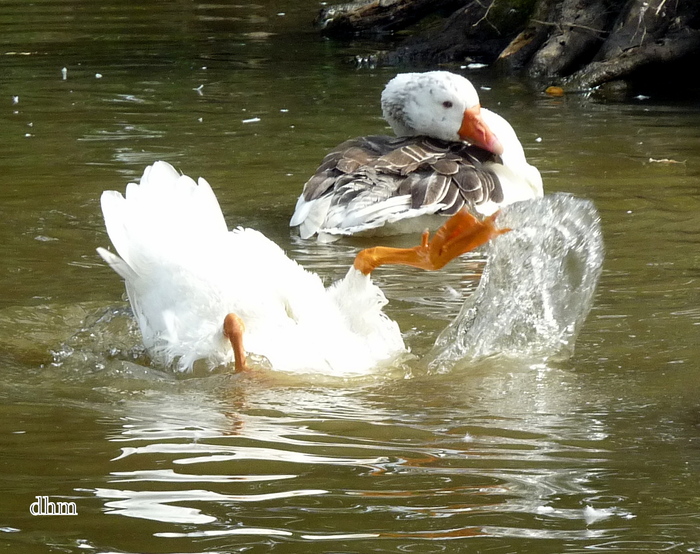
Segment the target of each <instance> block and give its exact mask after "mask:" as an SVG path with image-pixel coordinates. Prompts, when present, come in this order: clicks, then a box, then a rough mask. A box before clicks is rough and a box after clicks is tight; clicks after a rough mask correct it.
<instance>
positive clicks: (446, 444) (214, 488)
mask: <svg viewBox="0 0 700 554" xmlns="http://www.w3.org/2000/svg"><path fill="white" fill-rule="evenodd" d="M221 384H222V382H221V380H220V379H218V378H216V377H211V378H207V379H205V380H204V381H199V382H198V386H200V385H205V386H206V388H210V389H211V388H213V389H212V390H210V391H208V392H207V391H202V392H196V393H195V392H192V391H190V392H184V393H181V394H179V395H178V396H177V402H170V403H169V404H168V405H164V404H163V403H162V402H159V401H158V400H156V399H154V398H150V399H148V400H143V399H136V400H133V401H127V402H126V404H124V405H123V406H122V407H121V409H120V411H122V412H123V415H122V417H121V419H122V421H123V423H122V427H121V430H120V431H119V432H118V433H115V434H113V435H111V436H110V437H109V440H110V441H111V442H112V443H114V444H115V445H116V446H118V448H119V451H120V454H119V455H117V456H116V457H114V458H113V459H112V461H111V462H110V467H111V469H110V473H109V478H108V482H109V486H107V487H99V488H96V489H94V490H93V494H94V495H95V496H96V497H98V498H100V499H102V500H103V502H104V503H105V504H104V505H105V508H106V510H107V513H110V514H113V515H121V516H127V517H131V518H145V519H150V520H152V521H157V522H160V523H168V524H179V525H196V526H197V527H196V529H195V530H192V529H189V530H185V529H182V530H160V531H157V532H156V535H157V536H159V537H161V538H178V537H190V538H204V537H208V538H212V539H213V538H216V537H226V536H229V535H256V534H262V535H265V536H268V537H283V536H286V537H292V538H294V539H295V540H308V541H323V540H341V539H342V540H353V541H363V540H368V539H369V538H372V539H378V540H398V539H404V540H444V539H459V538H467V537H475V536H481V537H511V538H519V537H520V538H523V537H530V538H532V537H537V538H540V539H552V540H590V539H594V538H595V539H599V538H602V537H604V536H606V535H610V534H611V533H610V532H606V531H603V530H600V529H597V530H593V529H592V527H597V525H598V522H599V521H604V520H607V519H613V520H614V519H615V518H617V520H618V521H619V520H620V518H626V517H631V514H629V513H628V512H626V511H625V510H624V509H623V508H621V507H619V506H616V505H609V503H606V502H605V501H602V502H601V499H602V498H603V495H604V491H603V490H602V489H600V488H599V487H598V486H597V485H596V483H597V482H599V481H600V478H601V474H603V473H605V471H606V469H605V465H606V464H607V459H608V458H609V456H610V454H609V452H608V450H607V441H608V439H609V437H608V435H609V432H608V430H607V428H606V426H605V424H604V421H603V418H598V417H596V415H595V414H590V413H587V412H586V411H585V410H583V409H582V406H581V405H580V398H579V397H578V395H577V393H576V391H577V389H578V386H579V385H578V384H577V378H576V377H575V375H574V374H572V373H571V372H570V371H568V370H564V369H555V368H547V367H544V366H543V367H540V368H539V369H535V370H533V369H532V368H522V369H518V368H513V367H508V366H504V367H498V366H488V367H487V366H483V367H481V368H480V369H479V368H477V371H476V372H474V373H473V374H471V375H462V376H461V377H458V378H457V382H451V383H449V382H447V381H443V382H438V383H428V382H424V383H416V382H411V381H409V382H402V383H401V384H400V385H398V390H396V391H395V394H397V397H398V403H394V402H392V405H388V404H386V403H385V402H384V403H380V402H378V400H377V395H378V394H381V393H382V390H384V389H386V388H388V387H391V388H394V389H396V388H397V385H396V384H390V383H388V382H387V383H384V384H379V388H376V387H370V388H366V387H360V388H359V389H355V390H348V389H346V388H327V387H318V388H315V389H314V388H309V387H308V386H298V385H294V384H290V385H289V386H286V387H282V388H280V387H275V388H272V389H270V388H268V385H269V383H265V386H261V384H260V383H256V382H252V381H248V382H238V386H237V389H236V392H235V394H234V398H233V404H231V403H230V402H231V399H228V398H227V397H226V395H225V394H224V395H223V396H222V395H221V392H222V391H221V390H220V392H215V389H219V387H220V385H221ZM241 386H242V387H241ZM426 386H427V387H428V388H438V389H439V388H443V387H449V389H450V391H451V394H450V397H449V398H447V399H446V402H444V403H443V404H442V405H441V406H440V408H439V409H438V410H433V411H432V412H426V410H425V406H420V405H419V406H416V407H415V408H414V409H408V408H406V407H405V405H404V406H403V407H399V406H400V405H401V400H400V399H401V398H402V395H409V396H412V395H415V394H416V393H417V392H418V391H419V390H421V391H422V392H423V393H424V392H425V391H424V388H425V387H426ZM431 392H432V393H435V392H437V391H435V390H433V391H431ZM461 394H464V398H460V395H461ZM429 397H431V398H432V397H433V396H432V395H430V396H429ZM423 398H425V396H423ZM476 398H478V399H479V402H478V404H477V403H476V402H475V399H476ZM471 405H473V406H478V407H474V408H472V407H470V406H471ZM193 422H196V424H193ZM251 461H253V462H254V463H252V464H251ZM193 486H194V488H193ZM123 487H125V488H123ZM203 487H204V488H203ZM321 496H323V497H324V498H327V499H326V500H323V502H318V501H316V499H319V498H320V497H321ZM247 504H254V505H255V506H256V508H255V510H246V509H245V508H243V506H244V505H247ZM594 505H595V506H594ZM234 506H235V507H237V508H236V513H237V514H238V516H237V517H234V518H232V514H231V512H230V510H231V509H232V508H233V507H234ZM241 510H243V511H241ZM292 514H294V515H293V517H292ZM494 514H504V515H505V514H509V517H510V518H511V520H512V523H511V524H510V525H507V526H504V525H493V523H492V519H493V517H494ZM327 517H332V518H333V520H334V521H336V522H337V523H336V524H334V526H333V529H334V531H333V532H331V533H324V532H319V530H318V522H319V521H322V520H323V519H324V518H327ZM287 519H290V522H291V521H294V523H293V524H292V525H289V524H287V523H285V521H286V520H287ZM265 521H267V522H268V524H267V525H266V524H263V525H261V523H263V522H265ZM273 521H274V522H276V523H275V525H273V526H272V527H271V526H270V525H269V523H270V522H273ZM390 521H394V522H403V523H401V524H400V525H399V526H400V527H402V528H403V531H398V530H397V529H396V523H392V524H390V523H389V522H390ZM358 529H361V530H362V531H361V532H360V533H357V530H358ZM387 529H394V530H393V531H387Z"/></svg>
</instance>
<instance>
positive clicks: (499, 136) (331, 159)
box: [290, 71, 543, 240]
mask: <svg viewBox="0 0 700 554" xmlns="http://www.w3.org/2000/svg"><path fill="white" fill-rule="evenodd" d="M382 112H383V115H384V118H385V119H386V120H387V122H388V123H389V124H390V125H391V127H392V129H393V130H394V132H395V133H396V137H389V136H382V135H377V136H367V137H360V138H355V139H351V140H348V141H346V142H344V143H342V144H340V145H339V146H338V147H337V148H335V149H334V150H333V151H332V152H330V153H329V154H327V155H326V157H325V158H324V160H323V163H322V164H321V166H320V167H319V168H318V170H317V171H316V173H315V175H313V177H311V179H309V180H308V181H307V182H306V184H305V185H304V189H303V191H302V194H301V196H300V197H299V200H298V201H297V205H296V209H295V211H294V214H293V215H292V218H291V221H290V226H291V227H297V226H298V227H299V232H300V235H301V237H302V238H311V237H313V236H314V235H315V234H318V238H319V240H333V239H334V238H335V237H334V236H337V235H350V234H355V233H363V232H364V233H365V234H391V233H400V232H406V231H414V230H418V229H423V228H425V225H426V221H425V219H426V218H425V217H423V218H421V219H422V220H420V221H416V220H414V219H413V218H417V217H419V218H420V216H429V215H431V214H441V215H452V214H454V213H456V212H457V211H459V210H460V209H461V208H462V207H463V206H465V205H466V206H467V207H468V208H469V209H470V210H471V211H473V212H475V213H478V214H481V215H491V214H493V213H494V212H495V211H496V210H498V209H499V208H500V207H502V206H506V205H508V204H512V203H513V202H518V201H520V200H528V199H531V198H538V197H541V196H542V194H543V190H542V177H541V176H540V173H539V171H538V170H537V168H535V167H534V166H532V165H530V164H528V162H527V160H526V159H525V152H524V151H523V147H522V145H521V144H520V142H519V141H518V138H517V136H516V134H515V131H514V130H513V128H512V127H511V125H510V124H509V123H508V122H507V121H506V120H505V119H503V118H502V117H501V116H499V115H498V114H496V113H494V112H491V111H489V110H486V109H484V108H481V107H480V104H479V96H478V94H477V92H476V89H475V88H474V86H473V85H472V84H471V82H469V80H467V79H466V78H464V77H462V76H461V75H456V74H454V73H450V72H447V71H430V72H427V73H403V74H399V75H397V76H396V77H394V78H393V79H392V80H391V81H389V83H388V84H387V85H386V87H385V89H384V91H383V93H382ZM465 141H466V142H465ZM431 219H436V218H435V217H434V216H433V217H432V218H431ZM437 219H438V220H439V218H437ZM368 232H369V233H368Z"/></svg>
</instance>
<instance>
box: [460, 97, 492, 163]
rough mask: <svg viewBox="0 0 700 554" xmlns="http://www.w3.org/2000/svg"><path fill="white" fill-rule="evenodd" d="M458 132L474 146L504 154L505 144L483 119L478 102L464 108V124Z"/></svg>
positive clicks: (461, 137)
mask: <svg viewBox="0 0 700 554" xmlns="http://www.w3.org/2000/svg"><path fill="white" fill-rule="evenodd" d="M457 134H458V135H459V138H460V139H462V140H466V141H467V142H468V143H470V144H473V145H474V146H478V147H479V148H483V149H484V150H488V151H489V152H492V153H494V154H496V155H498V156H500V155H501V154H503V145H502V144H501V143H500V141H499V140H498V139H497V138H496V135H494V134H493V131H491V129H489V127H488V125H486V123H485V122H484V120H483V119H482V117H481V106H480V105H478V104H477V105H476V106H474V107H473V108H469V109H468V110H464V116H463V117H462V126H461V127H460V128H459V131H457Z"/></svg>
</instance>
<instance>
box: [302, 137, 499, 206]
mask: <svg viewBox="0 0 700 554" xmlns="http://www.w3.org/2000/svg"><path fill="white" fill-rule="evenodd" d="M486 162H496V163H498V162H500V158H499V157H498V156H495V155H493V154H491V153H490V152H487V151H485V150H482V149H480V148H477V147H474V146H470V145H467V144H464V143H454V142H445V141H440V140H437V139H432V138H428V137H405V138H400V137H399V138H397V137H388V136H383V135H371V136H367V137H359V138H355V139H350V140H347V141H345V142H343V143H342V144H340V145H338V146H337V147H336V148H334V149H333V151H331V152H329V153H328V154H327V155H326V156H325V158H324V159H323V162H322V164H321V166H320V167H319V168H318V169H317V171H316V173H315V174H314V175H313V176H312V177H311V178H310V179H309V180H308V181H307V182H306V184H305V185H304V190H303V196H304V199H305V200H307V201H311V200H315V199H317V198H320V197H322V196H326V195H329V194H332V195H334V198H333V200H332V205H333V206H335V207H340V206H342V205H346V204H347V203H349V202H352V201H355V202H360V203H362V204H366V203H368V202H373V201H374V202H376V201H379V200H382V199H386V198H390V197H392V196H410V197H411V205H412V207H414V208H418V207H421V206H425V205H431V204H435V203H441V204H444V206H445V207H444V208H442V209H441V210H440V211H439V212H438V213H443V214H445V215H449V214H452V213H456V212H457V211H458V210H459V209H460V208H461V207H462V206H463V205H464V204H465V203H467V204H471V205H478V204H481V203H482V202H485V201H487V200H489V199H491V200H493V201H495V202H500V201H502V200H503V191H502V189H501V185H500V182H499V181H498V177H497V176H496V174H495V173H493V172H491V171H489V170H488V167H487V166H485V165H484V164H485V163H486Z"/></svg>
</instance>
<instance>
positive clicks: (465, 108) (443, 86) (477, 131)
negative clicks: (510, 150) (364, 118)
mask: <svg viewBox="0 0 700 554" xmlns="http://www.w3.org/2000/svg"><path fill="white" fill-rule="evenodd" d="M382 112H383V114H384V119H386V120H387V122H388V123H389V125H391V128H392V129H393V130H394V132H395V133H396V135H397V136H399V137H405V136H417V135H425V136H429V137H433V138H437V139H441V140H446V141H452V142H457V141H463V140H464V141H467V142H469V143H471V144H473V145H475V146H479V147H481V148H483V149H485V150H488V151H489V152H493V153H494V154H498V155H500V154H502V153H503V145H502V144H501V141H500V140H499V138H498V137H497V136H496V134H495V133H494V131H493V130H492V129H491V128H490V127H489V125H488V124H487V123H486V122H485V121H484V118H483V117H482V110H481V106H480V104H479V95H478V94H477V92H476V89H475V88H474V85H472V84H471V83H470V82H469V80H468V79H465V78H464V77H462V76H461V75H456V74H455V73H450V72H448V71H428V72H426V73H400V74H399V75H397V76H396V77H394V78H393V79H392V80H391V81H389V83H387V85H386V87H385V88H384V91H383V92H382Z"/></svg>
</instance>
